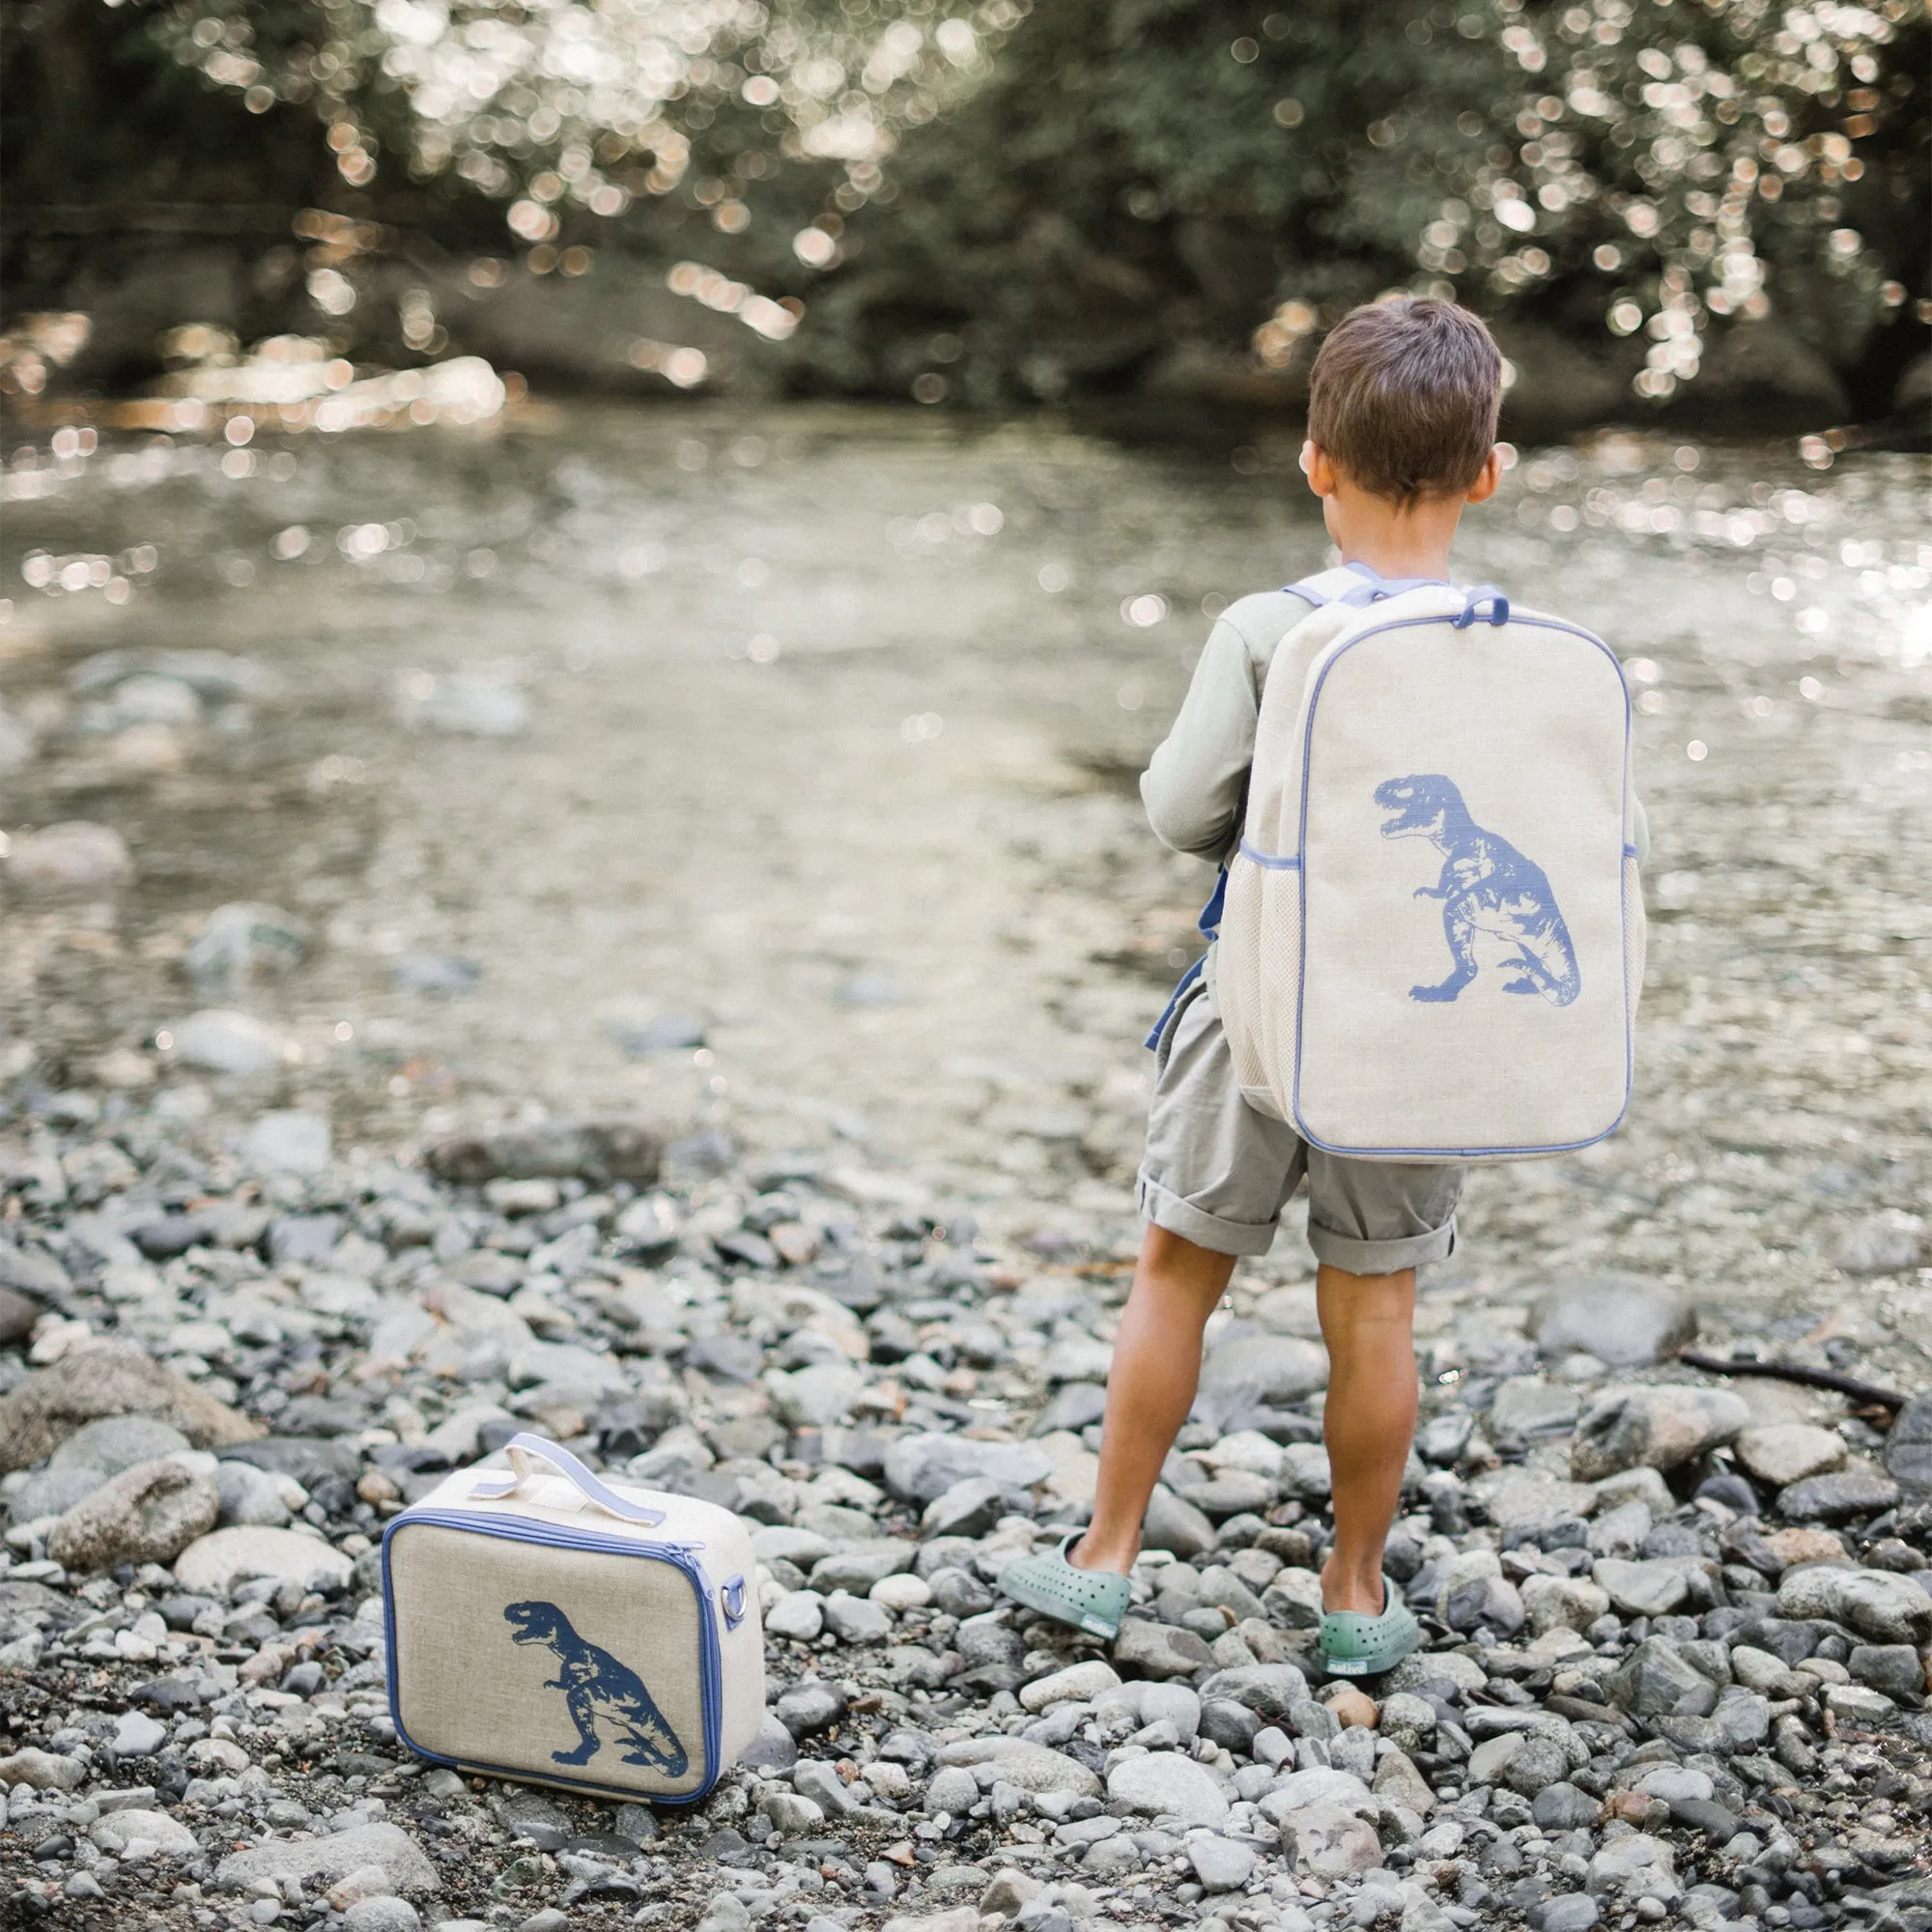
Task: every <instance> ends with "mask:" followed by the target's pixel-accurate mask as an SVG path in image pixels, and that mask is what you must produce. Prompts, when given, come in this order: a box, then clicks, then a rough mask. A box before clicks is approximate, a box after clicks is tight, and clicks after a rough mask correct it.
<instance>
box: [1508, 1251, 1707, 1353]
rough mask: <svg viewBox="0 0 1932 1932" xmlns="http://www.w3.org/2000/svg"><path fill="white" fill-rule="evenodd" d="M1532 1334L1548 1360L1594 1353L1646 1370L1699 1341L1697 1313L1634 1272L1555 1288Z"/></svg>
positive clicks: (1537, 1312) (1534, 1314)
mask: <svg viewBox="0 0 1932 1932" xmlns="http://www.w3.org/2000/svg"><path fill="white" fill-rule="evenodd" d="M1529 1333H1530V1336H1531V1337H1532V1339H1533V1340H1534V1341H1535V1343H1536V1346H1537V1347H1538V1348H1539V1349H1540V1350H1542V1351H1543V1356H1544V1359H1545V1360H1546V1361H1552V1362H1553V1361H1560V1360H1561V1359H1562V1357H1563V1356H1565V1355H1575V1354H1584V1355H1594V1356H1596V1358H1597V1359H1598V1360H1599V1361H1600V1362H1606V1363H1608V1364H1609V1365H1610V1367H1612V1368H1619V1369H1623V1368H1631V1369H1634V1368H1645V1367H1648V1366H1649V1365H1650V1364H1651V1363H1653V1362H1660V1361H1662V1360H1664V1359H1665V1358H1666V1357H1668V1356H1671V1355H1674V1354H1676V1352H1677V1351H1678V1350H1680V1349H1682V1348H1685V1347H1687V1346H1688V1345H1689V1344H1690V1343H1691V1342H1692V1341H1694V1340H1695V1339H1696V1335H1697V1315H1696V1311H1695V1310H1694V1309H1693V1308H1691V1307H1690V1304H1689V1303H1687V1302H1685V1301H1684V1300H1683V1299H1681V1298H1680V1297H1679V1296H1678V1295H1676V1294H1673V1293H1671V1292H1670V1291H1669V1290H1668V1289H1666V1288H1663V1287H1661V1286H1660V1285H1659V1284H1657V1283H1655V1282H1649V1281H1645V1280H1643V1279H1641V1278H1640V1277H1638V1276H1634V1275H1621V1274H1603V1275H1591V1276H1588V1277H1586V1278H1585V1279H1583V1280H1580V1281H1577V1282H1574V1283H1570V1284H1567V1285H1565V1286H1564V1287H1562V1288H1559V1289H1555V1290H1552V1291H1551V1292H1550V1293H1548V1294H1546V1295H1545V1296H1543V1298H1542V1299H1541V1300H1540V1301H1538V1302H1537V1304H1536V1306H1535V1307H1534V1309H1533V1310H1532V1311H1531V1314H1530V1319H1529Z"/></svg>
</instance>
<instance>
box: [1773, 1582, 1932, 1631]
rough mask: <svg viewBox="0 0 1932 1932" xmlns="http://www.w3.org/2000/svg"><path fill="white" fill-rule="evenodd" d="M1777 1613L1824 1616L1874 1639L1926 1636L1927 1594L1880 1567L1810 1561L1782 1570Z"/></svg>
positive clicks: (1929, 1627)
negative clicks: (1841, 1566)
mask: <svg viewBox="0 0 1932 1932" xmlns="http://www.w3.org/2000/svg"><path fill="white" fill-rule="evenodd" d="M1777 1613H1778V1615H1779V1616H1780V1617H1788V1618H1806V1617H1829V1618H1831V1619H1833V1621H1834V1622H1837V1623H1842V1624H1847V1625H1849V1626H1850V1627H1851V1628H1852V1629H1853V1630H1855V1631H1858V1632H1859V1633H1860V1634H1862V1635H1864V1636H1868V1637H1875V1638H1876V1639H1877V1640H1878V1641H1879V1642H1880V1643H1909V1644H1923V1643H1926V1642H1928V1641H1932V1597H1928V1596H1927V1595H1926V1594H1925V1592H1924V1590H1922V1589H1921V1588H1920V1587H1919V1586H1918V1583H1916V1582H1914V1581H1913V1580H1912V1579H1911V1578H1910V1577H1894V1576H1891V1575H1889V1574H1888V1573H1887V1572H1885V1571H1882V1570H1849V1569H1839V1568H1837V1567H1835V1566H1834V1565H1831V1564H1823V1563H1821V1564H1814V1565H1812V1566H1811V1567H1809V1568H1807V1569H1804V1570H1787V1571H1786V1572H1785V1573H1784V1576H1783V1577H1782V1579H1781V1580H1780V1581H1779V1583H1778V1586H1777Z"/></svg>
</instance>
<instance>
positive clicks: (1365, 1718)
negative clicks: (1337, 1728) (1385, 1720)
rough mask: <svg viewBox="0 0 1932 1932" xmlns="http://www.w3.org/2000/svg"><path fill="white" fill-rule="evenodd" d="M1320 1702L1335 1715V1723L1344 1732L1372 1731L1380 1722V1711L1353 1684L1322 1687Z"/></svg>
mask: <svg viewBox="0 0 1932 1932" xmlns="http://www.w3.org/2000/svg"><path fill="white" fill-rule="evenodd" d="M1322 1691H1323V1694H1322V1699H1321V1701H1322V1702H1323V1703H1324V1704H1326V1705H1327V1707H1328V1708H1329V1710H1330V1711H1332V1712H1333V1713H1334V1714H1335V1721H1336V1722H1337V1723H1338V1724H1340V1725H1341V1726H1342V1728H1343V1729H1344V1730H1345V1731H1346V1730H1353V1729H1356V1728H1360V1729H1362V1730H1371V1731H1372V1730H1374V1729H1375V1728H1376V1726H1377V1725H1378V1723H1379V1722H1380V1721H1381V1710H1380V1707H1379V1706H1378V1704H1377V1703H1376V1700H1375V1699H1374V1698H1373V1697H1371V1696H1370V1695H1369V1694H1368V1693H1367V1692H1366V1691H1364V1690H1360V1689H1358V1688H1357V1687H1356V1686H1355V1685H1353V1684H1346V1683H1345V1684H1331V1685H1324V1686H1323V1687H1322Z"/></svg>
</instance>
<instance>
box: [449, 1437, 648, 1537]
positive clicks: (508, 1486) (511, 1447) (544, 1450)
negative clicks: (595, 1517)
mask: <svg viewBox="0 0 1932 1932" xmlns="http://www.w3.org/2000/svg"><path fill="white" fill-rule="evenodd" d="M503 1448H504V1451H505V1453H506V1454H507V1455H508V1456H509V1459H510V1471H511V1473H510V1474H509V1475H507V1476H482V1477H479V1478H478V1479H477V1480H476V1482H475V1484H474V1485H473V1486H472V1487H471V1489H470V1492H469V1493H470V1494H471V1495H472V1496H478V1497H481V1498H482V1499H483V1500H484V1501H486V1502H500V1501H501V1500H502V1499H503V1498H504V1497H505V1496H510V1495H514V1494H515V1493H516V1492H517V1491H519V1490H520V1489H522V1488H523V1486H524V1485H525V1484H526V1483H527V1482H528V1481H529V1480H530V1478H531V1477H532V1476H533V1475H536V1474H537V1473H539V1472H538V1470H537V1469H536V1467H535V1464H536V1463H540V1462H541V1463H549V1464H550V1466H551V1467H552V1468H553V1469H554V1470H555V1471H556V1472H557V1473H558V1474H559V1475H560V1476H564V1477H567V1478H568V1479H569V1480H570V1481H571V1482H572V1483H573V1484H575V1485H576V1487H577V1490H578V1492H579V1493H580V1494H582V1497H583V1498H584V1500H585V1501H586V1502H590V1503H594V1504H595V1505H596V1506H597V1507H598V1508H599V1509H601V1510H604V1511H606V1512H608V1513H609V1514H610V1515H611V1516H614V1517H621V1518H622V1519H623V1520H624V1521H626V1522H636V1523H641V1524H642V1525H643V1526H644V1527H645V1528H647V1529H655V1528H656V1527H657V1525H658V1524H659V1523H661V1522H663V1521H664V1520H665V1513H664V1511H663V1510H658V1509H648V1508H646V1507H645V1506H644V1505H643V1504H642V1503H633V1502H626V1501H625V1499H624V1498H623V1497H622V1496H620V1495H619V1494H618V1493H617V1492H616V1491H615V1490H613V1489H611V1486H610V1485H609V1484H608V1483H605V1482H603V1481H601V1480H600V1479H599V1478H598V1477H596V1476H594V1475H592V1474H591V1473H590V1471H589V1470H588V1469H586V1468H585V1467H584V1466H583V1464H582V1463H580V1462H579V1461H578V1460H577V1458H576V1457H575V1456H573V1455H572V1454H571V1453H570V1451H569V1450H568V1449H559V1448H558V1447H557V1445H556V1444H555V1443H554V1442H546V1441H545V1440H544V1438H543V1437H542V1436H541V1435H513V1436H511V1437H510V1439H509V1441H507V1442H506V1443H504V1445H503Z"/></svg>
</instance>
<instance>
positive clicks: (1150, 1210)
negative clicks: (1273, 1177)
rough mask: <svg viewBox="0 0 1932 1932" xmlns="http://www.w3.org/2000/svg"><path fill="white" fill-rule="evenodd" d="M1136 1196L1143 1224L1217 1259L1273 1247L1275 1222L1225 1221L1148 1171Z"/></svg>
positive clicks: (1253, 1252) (1264, 1250)
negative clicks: (1191, 1244)
mask: <svg viewBox="0 0 1932 1932" xmlns="http://www.w3.org/2000/svg"><path fill="white" fill-rule="evenodd" d="M1135 1193H1136V1198H1137V1200H1138V1201H1139V1204H1140V1210H1141V1217H1142V1219H1143V1220H1145V1221H1147V1222H1148V1223H1150V1224H1151V1226H1153V1227H1156V1228H1165V1229H1166V1230H1167V1232H1168V1233H1169V1234H1170V1235H1179V1236H1180V1237H1181V1239H1182V1240H1186V1241H1192V1242H1193V1243H1194V1245H1195V1246H1196V1247H1197V1248H1210V1249H1212V1250H1213V1252H1214V1253H1215V1254H1217V1255H1264V1254H1266V1253H1267V1251H1268V1249H1269V1248H1270V1247H1272V1246H1273V1245H1274V1237H1275V1229H1276V1224H1275V1222H1273V1221H1229V1220H1224V1219H1223V1218H1222V1216H1220V1215H1219V1214H1210V1213H1208V1210H1207V1209H1206V1208H1197V1207H1195V1205H1194V1204H1193V1202H1191V1201H1184V1200H1182V1199H1181V1197H1180V1196H1179V1194H1177V1193H1175V1191H1174V1190H1173V1189H1172V1188H1171V1187H1163V1186H1162V1185H1161V1184H1160V1182H1159V1181H1157V1180H1156V1179H1154V1178H1153V1177H1152V1176H1151V1174H1149V1173H1147V1172H1146V1171H1145V1170H1143V1171H1142V1173H1141V1177H1140V1179H1139V1181H1138V1183H1137V1184H1136V1189H1135ZM1371 1245H1372V1244H1371Z"/></svg>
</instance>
